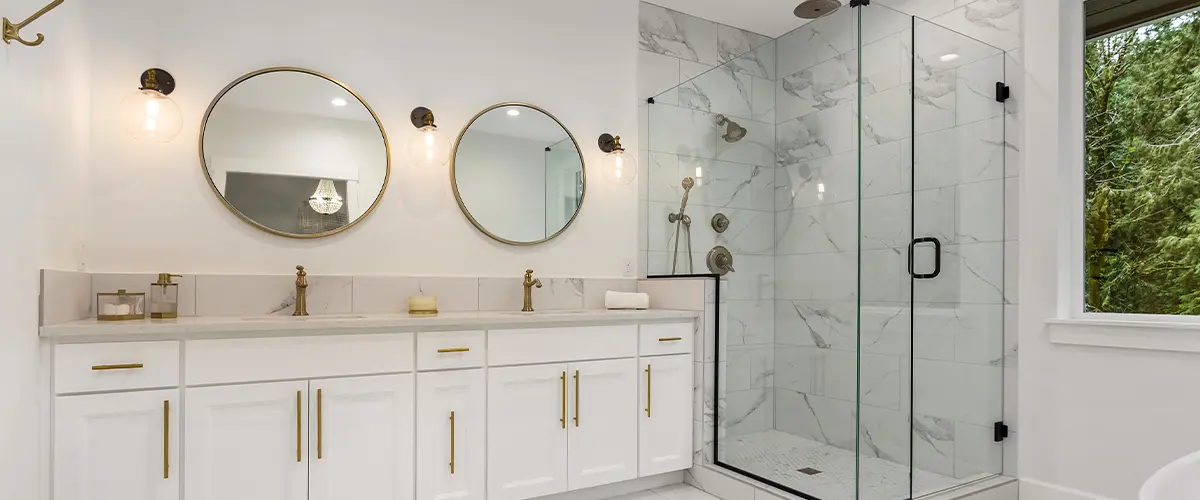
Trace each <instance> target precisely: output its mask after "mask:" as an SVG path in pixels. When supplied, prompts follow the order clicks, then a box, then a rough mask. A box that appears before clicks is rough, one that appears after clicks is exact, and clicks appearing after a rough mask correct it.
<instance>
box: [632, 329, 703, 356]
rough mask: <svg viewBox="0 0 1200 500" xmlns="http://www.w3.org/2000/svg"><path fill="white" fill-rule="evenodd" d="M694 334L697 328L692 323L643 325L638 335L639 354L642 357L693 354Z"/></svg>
mask: <svg viewBox="0 0 1200 500" xmlns="http://www.w3.org/2000/svg"><path fill="white" fill-rule="evenodd" d="M693 332H695V327H694V326H693V325H692V324H691V323H668V324H662V325H642V329H641V332H639V334H638V353H639V354H641V355H642V356H656V355H659V354H691V353H692V341H693V340H692V334H693Z"/></svg>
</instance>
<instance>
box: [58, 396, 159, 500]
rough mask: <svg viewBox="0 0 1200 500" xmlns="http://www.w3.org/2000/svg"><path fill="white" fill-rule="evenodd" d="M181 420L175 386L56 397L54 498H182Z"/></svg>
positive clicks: (138, 499) (146, 499) (117, 499)
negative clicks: (180, 479) (155, 389)
mask: <svg viewBox="0 0 1200 500" xmlns="http://www.w3.org/2000/svg"><path fill="white" fill-rule="evenodd" d="M178 424H179V391H178V390H175V389H172V390H163V391H147V392H123V393H115V394H97V395H90V396H63V397H59V398H57V399H56V400H55V410H54V498H55V500H176V499H178V498H179V469H178V467H176V464H178V463H179V425H178Z"/></svg>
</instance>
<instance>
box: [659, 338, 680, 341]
mask: <svg viewBox="0 0 1200 500" xmlns="http://www.w3.org/2000/svg"><path fill="white" fill-rule="evenodd" d="M680 340H683V337H663V338H661V339H658V341H659V342H679V341H680Z"/></svg>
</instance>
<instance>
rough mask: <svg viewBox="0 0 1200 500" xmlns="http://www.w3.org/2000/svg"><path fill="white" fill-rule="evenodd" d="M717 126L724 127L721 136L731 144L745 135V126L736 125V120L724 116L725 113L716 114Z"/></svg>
mask: <svg viewBox="0 0 1200 500" xmlns="http://www.w3.org/2000/svg"><path fill="white" fill-rule="evenodd" d="M717 126H723V127H725V134H723V135H722V136H721V138H722V139H725V142H728V143H731V144H732V143H735V142H737V141H740V140H742V139H743V138H745V137H746V127H743V126H741V125H738V123H737V122H735V121H733V120H730V119H729V118H726V117H725V115H717Z"/></svg>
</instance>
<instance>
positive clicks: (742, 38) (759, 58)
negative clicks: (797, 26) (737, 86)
mask: <svg viewBox="0 0 1200 500" xmlns="http://www.w3.org/2000/svg"><path fill="white" fill-rule="evenodd" d="M774 45H775V43H774V42H773V41H772V40H771V38H770V37H767V36H764V35H760V34H758V33H753V32H750V31H746V30H742V29H738V28H734V27H732V26H726V25H723V24H718V25H717V59H718V61H720V63H722V64H726V65H728V66H729V67H731V68H733V69H734V70H735V71H738V72H740V73H746V74H748V75H753V76H757V77H759V78H767V79H772V78H774V77H775V57H774V56H775V53H774ZM764 49H765V50H764Z"/></svg>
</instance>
